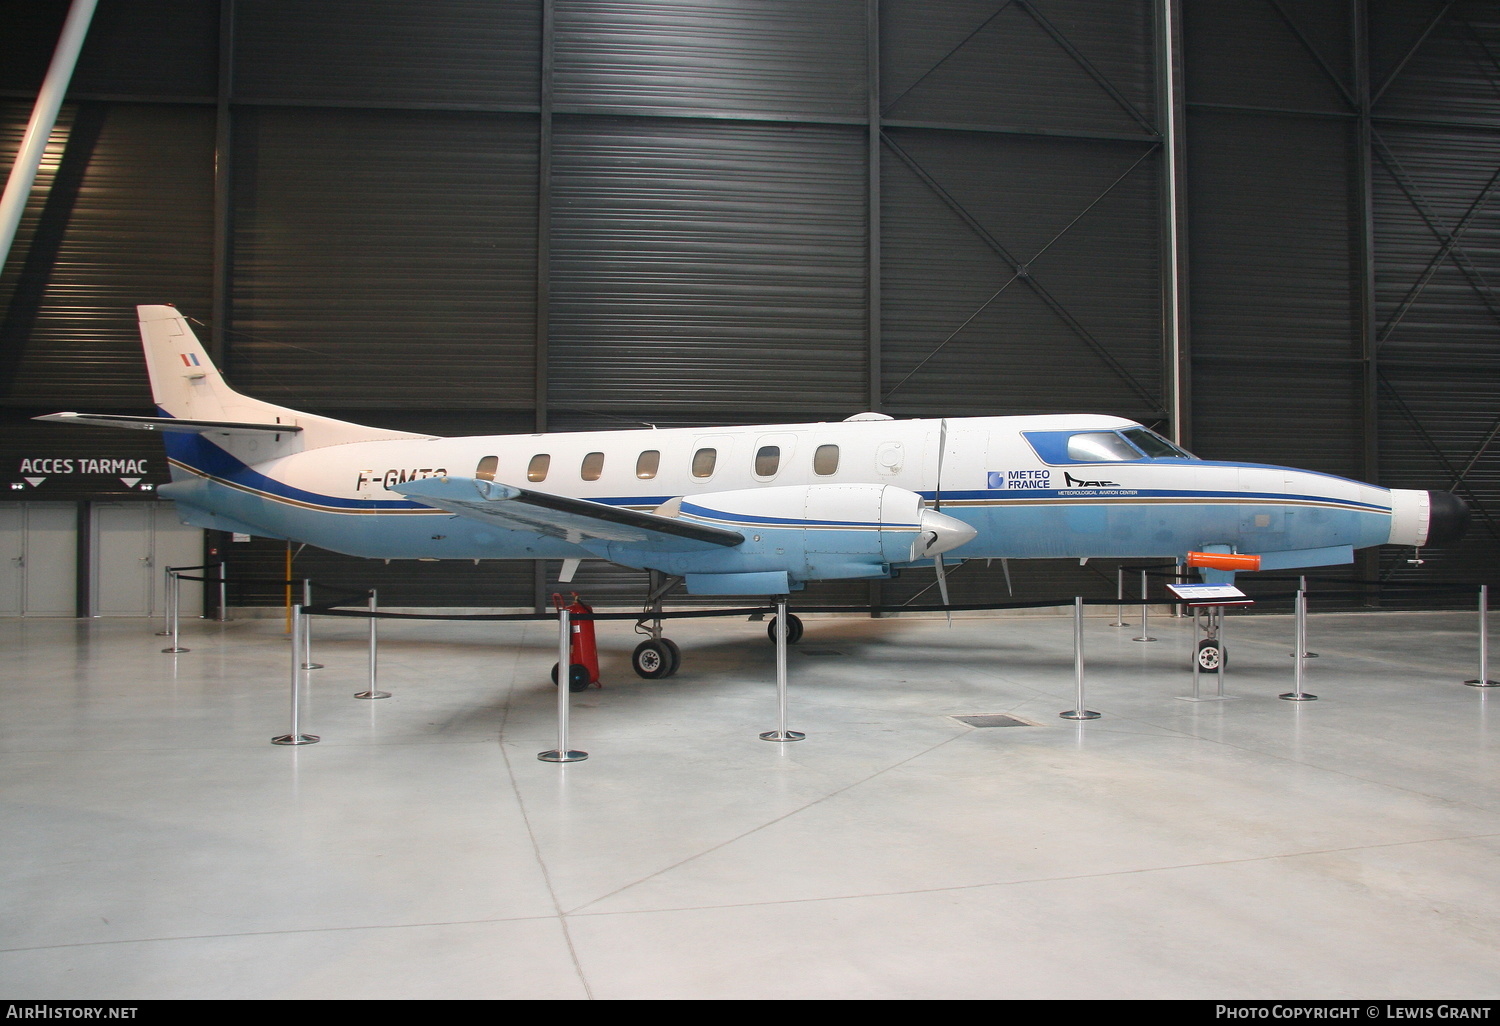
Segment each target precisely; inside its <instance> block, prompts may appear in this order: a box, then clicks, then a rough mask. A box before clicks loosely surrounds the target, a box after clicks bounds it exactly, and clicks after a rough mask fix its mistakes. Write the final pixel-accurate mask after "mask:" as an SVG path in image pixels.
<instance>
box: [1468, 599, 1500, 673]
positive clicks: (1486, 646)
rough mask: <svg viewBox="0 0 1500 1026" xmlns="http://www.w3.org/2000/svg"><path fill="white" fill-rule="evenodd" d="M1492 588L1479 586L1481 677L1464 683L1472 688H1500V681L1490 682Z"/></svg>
mask: <svg viewBox="0 0 1500 1026" xmlns="http://www.w3.org/2000/svg"><path fill="white" fill-rule="evenodd" d="M1489 610H1490V586H1489V585H1488V584H1481V585H1480V586H1479V676H1478V677H1475V678H1474V679H1473V680H1466V681H1464V683H1465V684H1467V685H1469V687H1471V688H1500V681H1495V680H1490V631H1489Z"/></svg>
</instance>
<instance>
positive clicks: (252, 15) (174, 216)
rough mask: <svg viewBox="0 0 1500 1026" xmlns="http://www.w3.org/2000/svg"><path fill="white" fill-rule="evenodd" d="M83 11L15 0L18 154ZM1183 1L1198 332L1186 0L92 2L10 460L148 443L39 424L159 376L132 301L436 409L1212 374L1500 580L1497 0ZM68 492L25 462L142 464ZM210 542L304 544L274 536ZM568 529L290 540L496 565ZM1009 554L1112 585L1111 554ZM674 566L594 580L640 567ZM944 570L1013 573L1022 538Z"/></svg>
mask: <svg viewBox="0 0 1500 1026" xmlns="http://www.w3.org/2000/svg"><path fill="white" fill-rule="evenodd" d="M65 10H66V4H65V3H62V2H53V3H40V4H38V3H18V2H12V3H7V4H5V5H4V6H3V7H0V17H3V18H4V27H5V31H3V32H0V39H4V40H5V42H4V43H3V44H0V46H3V47H4V50H5V53H6V56H7V60H6V61H4V62H0V161H3V162H4V164H5V165H7V166H8V164H9V162H10V159H11V156H12V155H13V154H14V152H15V148H16V146H17V144H18V140H19V137H20V133H21V130H22V128H23V127H24V124H25V120H26V118H27V116H28V114H29V111H30V104H31V101H32V99H33V98H34V95H35V91H36V88H37V85H38V83H39V82H40V79H41V76H42V73H43V71H44V70H45V66H46V62H47V59H48V57H49V56H50V53H51V48H52V45H53V42H54V40H55V38H56V34H57V29H58V27H59V26H60V24H61V21H62V17H63V14H64V12H65ZM1172 10H1173V13H1174V15H1175V22H1174V23H1175V25H1176V28H1177V31H1178V32H1179V33H1180V46H1179V62H1178V67H1177V68H1176V69H1175V71H1176V74H1175V75H1174V76H1172V79H1171V80H1172V82H1173V83H1174V87H1175V88H1174V99H1175V104H1173V107H1174V108H1175V110H1176V112H1177V126H1178V137H1179V141H1180V153H1179V157H1178V168H1179V171H1180V185H1179V190H1180V191H1179V197H1178V213H1179V216H1180V222H1181V224H1182V228H1181V229H1180V231H1179V241H1180V243H1181V246H1180V250H1179V264H1180V267H1181V271H1182V283H1183V291H1182V294H1181V300H1180V301H1181V305H1182V308H1183V310H1184V312H1185V313H1186V315H1187V316H1186V318H1185V330H1184V331H1183V346H1182V351H1181V352H1180V353H1174V352H1173V350H1172V347H1171V345H1170V341H1169V337H1168V336H1169V333H1168V331H1167V325H1168V318H1167V317H1166V316H1165V312H1164V311H1165V309H1166V305H1167V304H1168V302H1169V298H1168V292H1167V290H1166V287H1165V283H1166V281H1167V278H1168V275H1167V271H1168V269H1169V264H1170V255H1169V254H1170V253H1171V252H1172V250H1171V248H1170V247H1169V245H1168V241H1169V227H1168V226H1169V224H1170V221H1169V218H1168V216H1167V215H1168V201H1167V196H1168V193H1167V189H1166V179H1167V175H1166V165H1165V160H1164V147H1163V137H1164V129H1165V125H1164V117H1165V116H1166V115H1165V111H1166V110H1167V109H1168V104H1166V103H1165V102H1164V100H1165V98H1166V90H1167V88H1168V85H1167V84H1168V81H1169V76H1168V75H1167V68H1166V66H1165V64H1164V61H1163V57H1162V55H1163V52H1164V51H1163V49H1162V47H1161V46H1160V45H1159V38H1160V36H1161V31H1162V24H1163V23H1162V21H1161V20H1160V19H1161V18H1162V17H1163V11H1164V8H1163V5H1162V3H1161V0H1130V2H1121V3H1113V4H1097V3H1091V2H1088V0H1024V2H1023V0H1009V2H1006V0H699V2H695V3H680V2H674V3H667V2H661V0H634V2H619V0H608V2H606V0H514V2H508V3H495V2H477V0H429V2H426V3H423V4H421V5H411V4H406V3H400V2H394V0H362V2H357V3H356V2H347V0H338V2H325V3H321V4H302V3H296V2H292V0H136V2H132V3H126V2H124V0H101V3H100V6H99V11H98V14H97V15H96V20H95V23H94V25H93V27H92V29H91V31H90V35H89V38H88V42H87V45H86V47H85V52H84V54H83V57H82V59H81V61H80V64H79V68H78V71H77V73H76V75H75V78H74V82H73V86H72V89H71V90H70V93H69V102H68V104H66V105H65V108H64V113H63V116H62V118H61V119H60V120H59V123H58V127H57V129H56V131H55V132H54V133H53V137H52V139H53V142H52V146H51V148H50V149H49V155H48V159H47V160H46V162H44V166H43V169H42V173H41V175H40V176H39V178H38V187H37V189H36V190H35V194H34V196H33V202H32V204H31V206H30V207H29V208H28V211H27V214H26V217H25V219H24V221H23V225H22V229H21V232H20V234H19V235H18V238H17V242H16V245H15V247H14V249H13V251H12V253H11V256H10V259H9V260H8V261H7V263H6V265H5V268H4V272H3V276H0V304H3V306H0V311H3V320H0V411H3V412H0V415H3V416H4V418H5V421H6V431H5V438H4V440H3V441H0V459H3V461H4V463H3V465H4V466H5V467H6V469H7V470H8V471H9V475H8V477H9V478H14V479H15V480H20V475H19V473H18V472H17V469H18V467H19V465H20V460H22V459H26V458H32V457H36V456H49V455H51V456H55V455H65V454H66V453H71V452H75V451H82V450H83V449H87V450H89V451H91V452H92V451H95V450H97V451H99V452H101V453H107V454H110V455H113V454H116V453H119V454H124V455H130V456H134V457H136V458H140V459H149V458H151V457H153V456H155V455H158V454H157V452H156V450H155V443H154V440H153V439H149V438H147V439H137V438H133V437H127V438H121V437H117V435H116V434H114V433H108V432H99V433H97V434H93V435H91V434H90V433H87V432H84V431H81V430H80V431H76V432H73V433H71V434H69V435H68V436H67V438H66V439H64V438H62V437H60V434H61V433H60V431H59V430H58V429H55V428H51V427H45V426H42V425H33V424H31V423H29V422H28V421H27V420H26V418H27V417H29V416H31V415H33V414H35V413H43V412H52V411H54V410H56V409H61V408H68V409H87V410H93V411H99V412H109V411H118V412H142V411H143V409H145V408H148V407H149V393H148V391H147V389H146V381H145V375H144V371H143V369H142V367H141V365H140V360H139V347H138V342H137V340H136V337H135V326H134V322H133V316H132V312H133V307H134V305H135V304H136V303H141V302H172V303H175V304H176V305H178V306H179V307H181V308H182V309H184V311H186V312H188V313H190V314H192V315H193V316H194V317H196V318H198V319H199V320H200V321H201V322H203V324H204V327H203V328H202V329H201V330H202V331H203V333H204V334H205V336H206V337H207V338H209V339H210V340H211V345H212V349H213V351H214V353H215V355H216V357H217V358H218V359H220V360H221V362H222V363H223V365H224V367H225V368H226V371H227V373H228V374H229V375H230V376H231V379H232V380H234V381H235V382H236V384H237V385H238V386H239V387H241V388H243V389H244V390H246V391H249V392H252V393H254V394H257V395H259V396H261V397H263V398H266V399H268V400H271V401H274V402H281V403H285V404H288V405H292V406H297V407H302V408H307V409H310V410H314V411H316V412H319V413H325V414H330V415H333V416H339V417H345V418H348V419H353V420H364V421H369V422H373V423H380V424H383V425H388V426H393V427H403V428H410V429H419V430H425V431H431V432H434V433H439V434H467V433H480V432H500V431H531V430H547V429H550V430H567V429H570V428H595V427H607V426H627V425H630V424H638V423H641V422H650V423H656V424H662V425H676V424H714V423H746V422H786V421H797V420H822V419H838V418H842V417H844V416H847V415H849V414H852V413H855V412H859V411H860V410H864V409H877V410H881V411H883V412H887V413H890V414H892V415H895V416H934V415H943V414H947V415H976V414H1005V413H1026V412H1043V411H1046V412H1060V411H1078V412H1082V411H1089V412H1107V413H1114V414H1119V415H1123V416H1129V417H1133V418H1136V419H1139V420H1142V421H1145V422H1147V423H1150V424H1152V425H1154V426H1158V427H1161V428H1162V429H1164V430H1168V431H1170V430H1172V429H1173V427H1174V424H1173V416H1172V413H1173V410H1174V408H1175V405H1176V402H1177V396H1176V395H1174V394H1173V381H1174V378H1175V377H1176V375H1175V374H1174V371H1176V370H1178V369H1179V368H1180V369H1181V372H1182V373H1181V379H1182V387H1181V398H1182V401H1184V402H1185V403H1186V406H1185V410H1184V415H1183V417H1182V418H1181V422H1180V424H1178V425H1175V426H1177V427H1179V428H1180V430H1181V431H1182V433H1183V435H1184V437H1185V438H1186V439H1187V440H1188V442H1189V444H1191V445H1192V446H1193V447H1194V448H1196V449H1197V450H1198V451H1199V452H1200V453H1201V454H1203V455H1207V456H1212V457H1216V458H1225V459H1247V460H1255V461H1265V462H1278V463H1286V464H1290V465H1295V466H1302V467H1307V468H1309V469H1315V470H1323V471H1327V472H1331V473H1339V474H1347V475H1351V476H1356V477H1362V478H1365V479H1370V480H1377V481H1380V482H1381V483H1385V484H1388V485H1394V486H1402V487H1419V488H1449V487H1455V488H1456V489H1457V490H1458V491H1459V493H1460V494H1462V495H1464V496H1465V497H1466V498H1467V499H1469V501H1470V502H1471V504H1473V505H1474V506H1475V509H1476V527H1475V529H1474V531H1472V532H1471V534H1470V537H1469V539H1468V540H1467V541H1466V542H1465V543H1464V544H1463V545H1462V546H1461V547H1458V548H1456V549H1455V550H1454V551H1451V552H1441V553H1436V552H1435V553H1429V554H1428V555H1429V556H1430V557H1431V558H1430V561H1429V563H1428V564H1427V566H1425V567H1423V568H1422V569H1421V570H1413V569H1411V568H1409V567H1408V566H1407V565H1406V564H1405V563H1404V562H1402V560H1404V558H1405V556H1406V555H1407V554H1406V553H1394V552H1392V553H1389V554H1386V555H1384V556H1382V557H1380V559H1381V560H1382V565H1380V566H1376V565H1374V563H1373V562H1367V565H1365V566H1364V567H1362V568H1360V569H1361V570H1362V571H1363V572H1366V573H1374V572H1377V571H1379V572H1383V573H1386V574H1395V575H1405V576H1410V575H1413V574H1421V575H1427V576H1441V577H1444V578H1454V577H1462V578H1463V579H1471V580H1491V579H1494V578H1496V576H1497V574H1496V571H1497V569H1500V552H1497V550H1500V546H1497V545H1496V542H1497V541H1500V533H1497V527H1496V523H1495V521H1494V519H1492V518H1491V516H1490V510H1491V509H1494V508H1496V507H1497V504H1500V464H1497V460H1496V456H1495V455H1494V450H1493V447H1492V445H1491V443H1492V442H1493V440H1494V438H1495V434H1496V429H1497V428H1500V418H1497V415H1500V404H1497V402H1496V398H1497V396H1496V394H1495V393H1496V390H1497V385H1500V380H1497V369H1500V346H1497V343H1500V306H1497V303H1496V297H1495V295H1494V293H1493V289H1492V287H1491V282H1492V281H1493V280H1494V273H1495V267H1494V264H1495V243H1496V233H1497V231H1500V213H1497V211H1496V209H1495V207H1494V205H1492V204H1491V203H1490V199H1491V195H1490V194H1491V191H1492V189H1493V187H1494V184H1495V181H1496V174H1497V169H1500V96H1497V93H1496V90H1495V89H1494V86H1493V83H1494V81H1495V79H1496V76H1497V64H1496V56H1495V55H1496V54H1500V19H1497V16H1496V14H1495V12H1494V10H1493V6H1492V5H1489V4H1483V3H1479V2H1477V0H1457V2H1453V3H1442V2H1436V0H1338V2H1318V3H1302V4H1297V5H1287V4H1285V3H1283V2H1281V0H1250V2H1234V0H1181V3H1180V5H1175V4H1174V7H1173V9H1172ZM163 26H170V31H163V30H162V27H163ZM65 451H66V452H65ZM146 483H151V481H150V479H149V478H148V479H147V482H146ZM43 487H45V488H47V489H48V490H47V491H45V493H44V491H43V488H42V487H39V488H38V489H36V490H35V493H34V494H31V493H27V494H22V493H21V492H16V493H14V494H12V495H11V496H9V497H10V498H16V499H21V498H34V499H36V500H45V499H59V498H61V499H90V500H92V499H104V498H115V497H121V495H122V493H121V489H120V487H119V486H117V485H113V484H112V483H111V482H110V481H109V479H108V477H95V478H91V479H82V478H80V479H76V480H64V479H61V478H53V479H52V480H51V481H50V482H49V484H48V485H47V486H43ZM124 494H130V495H133V496H134V497H136V498H149V497H150V495H149V493H143V492H139V491H136V492H127V493H124ZM210 544H211V545H214V546H216V547H219V548H222V549H223V550H224V551H225V552H226V553H227V555H228V556H229V558H230V559H231V561H232V564H233V566H234V570H235V576H237V577H239V578H241V579H244V578H246V577H249V578H257V577H258V578H261V579H266V580H269V579H271V578H275V577H279V576H280V573H281V569H282V565H283V560H284V558H285V553H284V547H283V546H282V545H281V544H280V543H269V542H252V543H248V544H245V543H232V542H229V541H228V540H227V539H224V538H216V539H213V540H212V541H211V542H210ZM556 571H557V567H556V565H555V564H552V565H550V566H549V565H544V566H542V567H541V568H540V570H537V569H535V568H532V567H530V566H527V565H525V564H515V563H501V562H496V563H484V564H481V565H479V566H473V565H471V564H462V565H451V564H413V563H407V564H404V565H403V564H399V563H396V564H391V565H388V566H387V565H385V564H382V563H373V562H368V561H358V560H351V559H346V558H344V557H338V556H335V555H333V554H323V553H317V552H314V551H312V550H308V551H306V552H303V553H302V554H301V555H300V556H299V557H298V561H297V570H296V572H297V574H298V575H299V576H301V575H304V574H305V575H307V576H312V577H314V578H316V579H320V580H328V581H330V582H339V583H349V584H353V585H357V586H372V585H373V586H379V587H381V589H382V594H383V595H386V596H388V597H389V599H390V600H391V601H393V602H402V603H405V604H424V605H442V604H456V605H487V606H488V605H499V606H515V605H529V604H532V603H533V602H535V601H537V600H538V598H539V597H540V596H541V595H542V594H544V593H545V591H547V590H549V588H550V576H549V575H552V574H555V573H556ZM1013 572H1014V575H1015V578H1016V586H1017V591H1018V593H1019V594H1021V595H1024V596H1034V595H1044V594H1072V593H1074V592H1076V591H1079V590H1083V591H1085V592H1086V593H1094V594H1108V593H1112V590H1113V580H1114V574H1113V566H1110V567H1098V566H1090V567H1087V568H1082V569H1080V568H1078V567H1073V566H1067V565H1063V564H1056V563H1045V564H1037V565H1026V566H1023V565H1017V566H1016V567H1014V568H1013ZM643 577H644V575H640V574H635V573H631V572H626V571H621V570H611V569H597V570H591V571H585V573H583V574H581V575H580V581H579V584H578V587H580V589H582V590H585V591H586V593H587V594H589V595H590V596H591V597H592V598H594V599H595V600H596V601H610V600H619V601H633V600H635V599H636V598H638V596H639V588H640V585H641V582H642V579H643ZM928 584H930V581H929V580H927V579H925V578H924V579H920V580H918V579H916V578H915V577H912V576H909V577H908V578H906V579H902V580H898V581H892V582H889V583H887V584H885V585H883V586H882V589H883V594H884V595H885V596H886V597H887V598H888V599H895V600H897V601H900V600H901V599H902V598H903V597H905V596H910V595H913V594H915V593H916V592H918V591H919V590H920V589H922V588H925V587H927V586H928ZM952 584H953V593H954V598H955V600H956V601H963V600H965V599H968V598H978V597H980V596H1001V595H1003V594H1004V588H1005V585H1004V583H1003V577H1002V573H1001V568H1000V567H999V566H998V565H997V566H995V567H990V568H985V567H983V566H979V565H975V566H970V567H965V568H964V569H963V570H962V571H961V572H959V573H956V574H955V575H954V576H953V581H952ZM279 595H280V591H279V589H276V588H271V587H269V586H266V587H262V588H249V589H247V590H243V591H241V592H239V593H238V595H237V599H238V600H239V601H242V602H246V603H250V604H258V603H262V602H275V601H277V600H279ZM869 595H870V591H869V589H868V588H867V586H866V585H863V584H860V585H847V584H846V585H825V586H820V587H819V588H818V590H817V597H818V598H819V599H821V600H850V601H859V600H863V599H865V598H867V597H868V596H869Z"/></svg>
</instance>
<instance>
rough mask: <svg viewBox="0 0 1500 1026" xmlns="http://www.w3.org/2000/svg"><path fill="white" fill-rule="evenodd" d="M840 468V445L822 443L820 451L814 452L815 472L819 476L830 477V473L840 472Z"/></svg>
mask: <svg viewBox="0 0 1500 1026" xmlns="http://www.w3.org/2000/svg"><path fill="white" fill-rule="evenodd" d="M838 469H839V447H838V446H836V445H820V446H818V451H817V452H815V453H813V473H814V474H817V475H818V476H819V477H828V476H829V475H830V474H836V473H838Z"/></svg>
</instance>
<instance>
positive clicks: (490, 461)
mask: <svg viewBox="0 0 1500 1026" xmlns="http://www.w3.org/2000/svg"><path fill="white" fill-rule="evenodd" d="M499 466H500V457H499V456H486V457H485V458H484V459H482V460H480V461H479V467H478V468H477V469H476V470H475V471H474V476H475V477H477V478H478V479H479V480H481V481H493V480H495V470H496V469H497V468H498V467H499Z"/></svg>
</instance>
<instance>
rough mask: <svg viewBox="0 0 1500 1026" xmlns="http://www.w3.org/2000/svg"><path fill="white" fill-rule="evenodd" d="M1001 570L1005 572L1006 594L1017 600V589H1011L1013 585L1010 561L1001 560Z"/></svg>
mask: <svg viewBox="0 0 1500 1026" xmlns="http://www.w3.org/2000/svg"><path fill="white" fill-rule="evenodd" d="M1000 569H1001V570H1004V571H1005V591H1006V593H1007V594H1008V595H1010V597H1011V598H1015V597H1016V589H1015V588H1013V587H1011V584H1010V560H1008V559H1004V558H1002V559H1001V560H1000Z"/></svg>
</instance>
